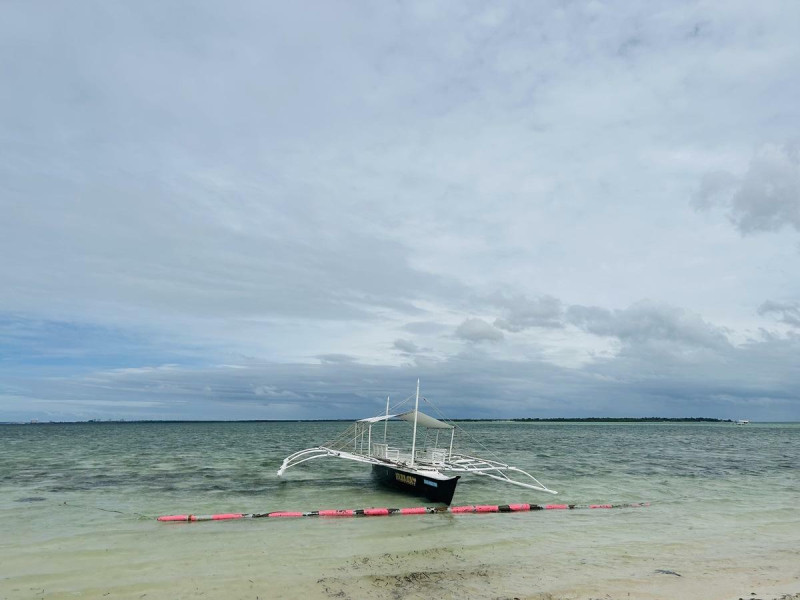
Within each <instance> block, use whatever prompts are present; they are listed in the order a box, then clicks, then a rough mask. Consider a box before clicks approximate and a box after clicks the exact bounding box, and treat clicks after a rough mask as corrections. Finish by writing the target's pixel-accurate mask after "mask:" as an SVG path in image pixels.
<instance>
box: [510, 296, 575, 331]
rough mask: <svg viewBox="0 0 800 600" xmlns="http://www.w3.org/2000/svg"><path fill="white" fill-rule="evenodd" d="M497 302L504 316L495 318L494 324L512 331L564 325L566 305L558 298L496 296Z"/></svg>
mask: <svg viewBox="0 0 800 600" xmlns="http://www.w3.org/2000/svg"><path fill="white" fill-rule="evenodd" d="M495 302H496V303H497V304H498V305H500V306H502V308H503V309H504V311H503V312H504V316H503V317H502V318H498V319H496V320H495V322H494V325H495V327H498V328H500V329H504V330H506V331H511V332H520V331H523V330H525V329H529V328H531V327H548V328H560V327H563V326H564V323H563V317H564V307H563V305H562V303H561V301H560V300H559V299H558V298H554V297H553V296H540V297H538V298H532V299H529V298H525V297H523V296H515V297H512V298H502V297H499V298H496V300H495Z"/></svg>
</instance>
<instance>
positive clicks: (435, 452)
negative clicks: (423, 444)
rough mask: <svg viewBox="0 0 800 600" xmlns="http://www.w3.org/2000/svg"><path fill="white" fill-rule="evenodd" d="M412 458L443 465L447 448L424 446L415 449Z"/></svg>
mask: <svg viewBox="0 0 800 600" xmlns="http://www.w3.org/2000/svg"><path fill="white" fill-rule="evenodd" d="M414 459H415V460H416V461H417V462H423V463H429V464H432V465H443V464H444V463H445V460H446V459H447V450H446V449H444V448H424V449H422V450H417V452H416V455H415V457H414Z"/></svg>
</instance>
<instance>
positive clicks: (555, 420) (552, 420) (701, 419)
mask: <svg viewBox="0 0 800 600" xmlns="http://www.w3.org/2000/svg"><path fill="white" fill-rule="evenodd" d="M448 420H449V421H453V422H456V423H508V422H512V423H733V420H732V419H713V418H711V417H545V418H541V417H520V418H507V419H501V418H495V419H448ZM352 421H353V419H236V420H230V421H220V420H216V419H211V420H201V419H185V420H177V419H174V420H166V419H165V420H159V419H140V420H127V419H103V420H101V419H89V420H88V421H39V420H36V419H34V420H32V421H25V422H19V421H17V422H13V421H0V425H71V424H81V423H91V424H97V425H106V424H113V423H117V424H126V425H127V424H136V423H350V422H352Z"/></svg>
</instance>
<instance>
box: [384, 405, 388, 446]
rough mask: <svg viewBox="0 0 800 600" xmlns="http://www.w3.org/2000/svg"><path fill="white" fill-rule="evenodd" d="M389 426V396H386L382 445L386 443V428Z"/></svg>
mask: <svg viewBox="0 0 800 600" xmlns="http://www.w3.org/2000/svg"><path fill="white" fill-rule="evenodd" d="M387 425H389V396H386V419H385V420H384V421H383V443H384V444H385V443H386V426H387Z"/></svg>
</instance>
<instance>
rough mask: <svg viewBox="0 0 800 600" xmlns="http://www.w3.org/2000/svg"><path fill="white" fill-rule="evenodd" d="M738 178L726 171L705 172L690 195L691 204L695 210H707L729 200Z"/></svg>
mask: <svg viewBox="0 0 800 600" xmlns="http://www.w3.org/2000/svg"><path fill="white" fill-rule="evenodd" d="M737 183H738V180H737V179H736V177H735V176H734V175H733V174H731V173H728V172H727V171H713V172H711V173H706V174H705V175H703V177H702V178H701V179H700V185H699V187H698V189H697V191H696V192H695V193H694V196H693V197H692V205H693V206H694V208H695V209H697V210H708V209H710V208H712V207H714V206H717V205H721V204H725V203H726V202H727V201H729V199H730V196H731V194H732V193H733V190H734V189H735V186H736V184H737Z"/></svg>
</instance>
